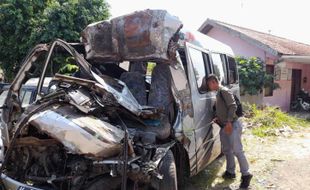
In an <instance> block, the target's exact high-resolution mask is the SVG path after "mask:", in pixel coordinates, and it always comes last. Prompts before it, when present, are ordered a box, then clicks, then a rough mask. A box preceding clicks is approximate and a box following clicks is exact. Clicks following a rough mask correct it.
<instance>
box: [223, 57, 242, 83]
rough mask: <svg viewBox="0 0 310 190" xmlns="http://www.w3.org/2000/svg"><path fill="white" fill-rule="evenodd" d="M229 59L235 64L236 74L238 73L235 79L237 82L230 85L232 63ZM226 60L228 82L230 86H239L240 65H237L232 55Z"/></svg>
mask: <svg viewBox="0 0 310 190" xmlns="http://www.w3.org/2000/svg"><path fill="white" fill-rule="evenodd" d="M229 58H232V59H233V60H234V62H235V73H236V78H235V82H234V83H230V80H229V79H230V77H229V76H230V62H229ZM226 60H227V71H228V72H227V75H228V76H227V82H228V84H229V85H233V84H239V73H238V65H237V63H236V60H235V58H234V57H233V56H231V55H226Z"/></svg>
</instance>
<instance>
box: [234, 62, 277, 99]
mask: <svg viewBox="0 0 310 190" xmlns="http://www.w3.org/2000/svg"><path fill="white" fill-rule="evenodd" d="M235 60H236V63H237V64H238V72H239V78H240V85H241V87H242V91H241V94H249V95H258V94H259V93H262V91H263V88H264V87H266V86H271V87H272V88H273V89H277V88H279V84H277V83H274V82H273V80H274V76H273V75H270V74H266V71H265V69H264V62H263V61H262V60H261V59H260V58H258V57H251V58H249V59H247V58H244V57H236V58H235Z"/></svg>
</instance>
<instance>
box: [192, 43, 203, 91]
mask: <svg viewBox="0 0 310 190" xmlns="http://www.w3.org/2000/svg"><path fill="white" fill-rule="evenodd" d="M189 54H190V58H191V62H192V65H193V70H194V74H195V78H196V82H197V87H198V90H199V92H200V93H204V92H206V91H207V89H206V84H205V76H206V74H207V73H206V68H205V63H204V58H203V54H202V52H201V51H199V50H197V49H193V48H189Z"/></svg>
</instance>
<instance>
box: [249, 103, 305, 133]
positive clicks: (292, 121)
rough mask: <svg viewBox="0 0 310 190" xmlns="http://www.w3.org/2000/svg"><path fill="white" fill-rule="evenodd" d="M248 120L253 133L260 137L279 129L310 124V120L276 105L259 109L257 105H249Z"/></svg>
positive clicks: (295, 127) (296, 127)
mask: <svg viewBox="0 0 310 190" xmlns="http://www.w3.org/2000/svg"><path fill="white" fill-rule="evenodd" d="M245 107H247V118H246V121H247V123H248V125H249V126H252V127H253V129H252V133H253V134H254V135H256V136H259V137H264V136H274V135H276V134H277V132H278V131H279V129H281V128H287V127H289V128H290V129H298V128H300V127H307V126H310V121H309V120H306V119H300V118H297V117H294V116H291V115H289V114H287V113H284V112H282V111H281V110H280V109H278V108H276V107H264V108H262V109H259V108H257V107H256V105H254V104H253V105H247V106H245Z"/></svg>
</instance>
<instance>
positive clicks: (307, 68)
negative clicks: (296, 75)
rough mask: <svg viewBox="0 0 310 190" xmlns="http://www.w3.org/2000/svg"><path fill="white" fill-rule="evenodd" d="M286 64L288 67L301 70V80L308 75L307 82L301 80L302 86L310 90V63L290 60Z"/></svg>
mask: <svg viewBox="0 0 310 190" xmlns="http://www.w3.org/2000/svg"><path fill="white" fill-rule="evenodd" d="M286 65H287V67H288V68H292V69H300V70H301V75H302V77H301V80H302V79H303V78H304V77H307V82H306V83H304V82H303V81H301V88H304V89H305V90H307V91H309V92H310V64H298V63H294V62H288V63H287V64H286Z"/></svg>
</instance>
